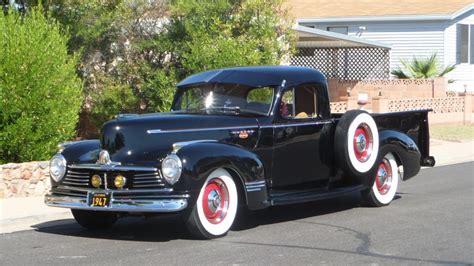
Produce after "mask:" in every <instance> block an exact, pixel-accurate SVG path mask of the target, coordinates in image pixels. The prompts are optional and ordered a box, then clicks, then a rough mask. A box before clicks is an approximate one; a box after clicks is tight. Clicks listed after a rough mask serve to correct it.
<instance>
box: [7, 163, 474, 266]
mask: <svg viewBox="0 0 474 266" xmlns="http://www.w3.org/2000/svg"><path fill="white" fill-rule="evenodd" d="M473 170H474V163H473V162H470V163H464V164H458V165H452V166H444V167H437V168H432V169H425V170H422V172H421V173H420V174H419V175H418V176H417V177H415V178H414V179H412V180H410V181H407V182H403V183H402V184H401V187H400V190H399V191H400V193H399V194H398V196H397V199H396V200H395V201H394V202H393V203H392V204H391V205H390V206H388V207H384V208H366V207H361V206H360V204H359V196H358V195H357V194H354V195H349V196H347V197H344V198H339V199H333V200H326V201H321V202H316V203H311V204H299V205H293V206H286V207H278V208H272V209H269V210H266V211H262V212H258V213H256V214H253V215H251V217H250V218H249V219H247V221H246V222H244V223H243V224H242V225H241V226H239V227H238V228H235V229H233V230H232V231H231V232H230V233H229V234H228V235H227V236H226V237H224V238H221V239H217V240H212V241H198V240H190V239H188V237H187V236H186V234H184V233H182V231H183V228H182V227H180V226H178V225H177V223H176V221H175V219H170V218H152V219H146V220H145V219H141V218H127V219H124V220H121V221H120V222H119V223H118V224H117V226H116V227H114V228H113V229H111V230H109V231H104V232H88V231H86V230H84V229H82V228H81V227H79V226H78V225H76V224H75V223H74V222H73V221H72V220H67V221H65V222H64V223H62V224H61V225H57V226H48V224H39V225H37V226H36V227H37V229H36V230H29V231H23V232H17V233H12V234H4V235H0V264H2V265H32V264H35V265H37V264H96V265H111V264H136V265H138V264H155V265H156V264H181V265H186V264H188V265H195V264H270V265H273V264H293V265H295V264H296V265H299V264H344V265H347V264H384V265H385V264H393V265H399V264H404V265H405V264H473V263H474V179H473V178H474V176H473Z"/></svg>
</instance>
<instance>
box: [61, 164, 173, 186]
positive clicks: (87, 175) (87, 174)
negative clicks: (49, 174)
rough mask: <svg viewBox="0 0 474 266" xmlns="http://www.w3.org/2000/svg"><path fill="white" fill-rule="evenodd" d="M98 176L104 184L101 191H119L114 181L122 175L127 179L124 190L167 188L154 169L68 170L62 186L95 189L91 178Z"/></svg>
mask: <svg viewBox="0 0 474 266" xmlns="http://www.w3.org/2000/svg"><path fill="white" fill-rule="evenodd" d="M94 175H98V176H99V177H100V178H101V180H102V184H101V185H100V186H99V187H98V188H99V189H117V188H116V187H115V186H114V179H115V177H116V176H117V175H122V176H124V177H125V178H126V180H127V181H126V184H125V186H124V187H123V188H122V189H123V190H130V189H154V188H163V187H165V182H164V181H163V178H162V176H161V173H160V171H159V170H157V169H154V170H150V171H144V170H141V171H110V170H109V171H101V170H92V169H78V168H73V169H68V171H67V173H66V176H65V177H64V180H63V181H62V182H61V184H60V186H61V185H63V186H67V187H74V188H93V186H92V184H91V178H92V176H94Z"/></svg>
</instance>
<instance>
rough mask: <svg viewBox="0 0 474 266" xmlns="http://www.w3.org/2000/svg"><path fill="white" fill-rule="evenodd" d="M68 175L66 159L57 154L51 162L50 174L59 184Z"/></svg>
mask: <svg viewBox="0 0 474 266" xmlns="http://www.w3.org/2000/svg"><path fill="white" fill-rule="evenodd" d="M65 173H66V159H65V158H64V156H62V155H61V154H59V153H58V154H56V155H54V156H53V158H51V161H49V174H50V175H51V178H53V180H54V181H56V182H59V181H60V180H61V179H62V178H63V177H64V174H65Z"/></svg>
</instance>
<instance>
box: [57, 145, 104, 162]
mask: <svg viewBox="0 0 474 266" xmlns="http://www.w3.org/2000/svg"><path fill="white" fill-rule="evenodd" d="M62 147H63V150H62V151H61V154H62V155H63V156H64V158H66V161H67V164H68V165H71V164H80V163H95V162H96V161H97V158H98V156H99V152H100V142H99V140H97V139H93V140H81V141H74V142H69V143H67V144H65V145H64V146H62Z"/></svg>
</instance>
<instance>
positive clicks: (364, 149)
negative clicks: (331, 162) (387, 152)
mask: <svg viewBox="0 0 474 266" xmlns="http://www.w3.org/2000/svg"><path fill="white" fill-rule="evenodd" d="M334 134H335V135H334V152H335V157H336V160H337V165H338V166H339V168H340V169H341V170H342V171H343V172H344V174H345V175H347V176H352V177H355V178H356V179H357V180H359V181H360V182H361V183H362V184H365V185H368V186H371V185H372V183H373V181H374V180H373V179H374V178H373V176H374V175H373V172H374V171H375V170H374V169H375V168H376V167H375V163H376V161H377V156H378V153H379V132H378V130H377V125H376V124H375V121H374V119H373V118H372V116H370V115H369V114H368V113H367V112H365V111H362V110H350V111H348V112H346V113H345V114H344V115H343V116H342V117H341V118H340V120H339V122H338V124H337V126H336V131H335V133H334Z"/></svg>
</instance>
